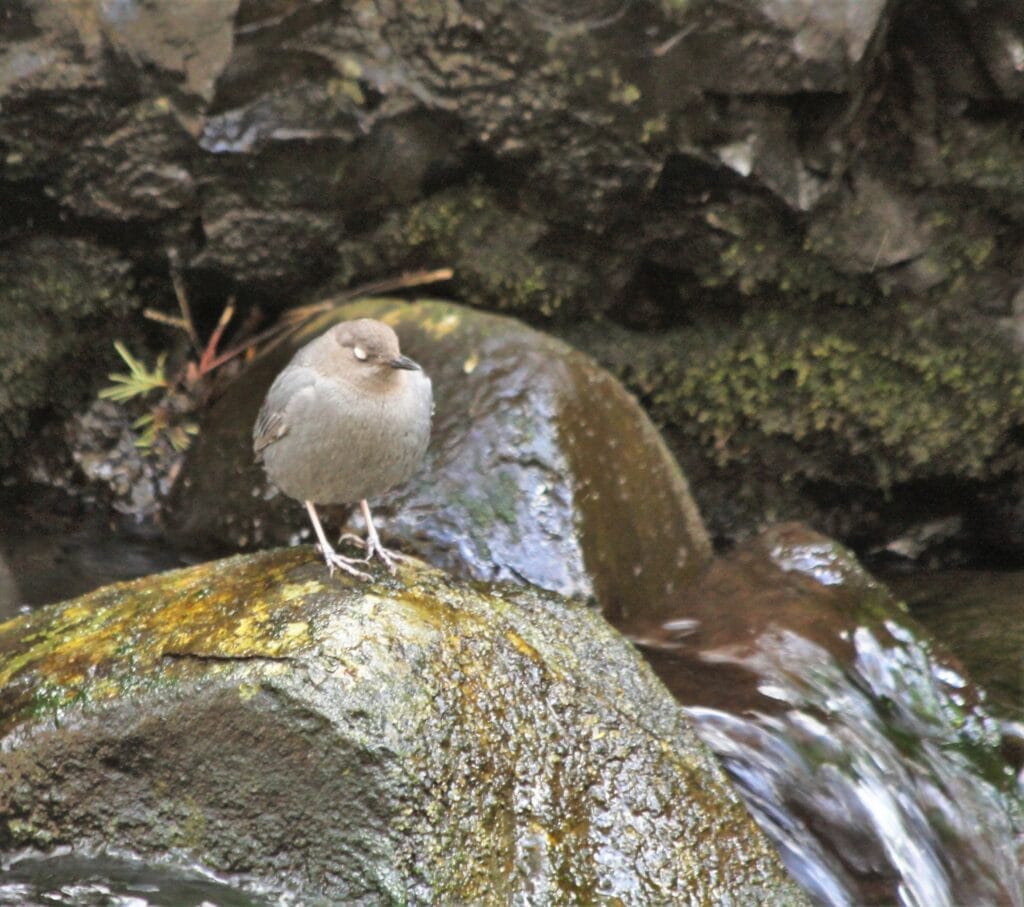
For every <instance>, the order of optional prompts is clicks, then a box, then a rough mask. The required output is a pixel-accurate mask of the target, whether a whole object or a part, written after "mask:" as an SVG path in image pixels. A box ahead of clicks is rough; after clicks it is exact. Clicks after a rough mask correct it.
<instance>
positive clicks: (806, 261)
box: [694, 204, 880, 305]
mask: <svg viewBox="0 0 1024 907" xmlns="http://www.w3.org/2000/svg"><path fill="white" fill-rule="evenodd" d="M707 220H708V222H709V224H710V225H711V226H712V227H714V228H715V229H716V231H717V233H718V235H717V237H716V239H715V241H713V242H712V243H711V244H710V248H709V253H710V254H708V255H706V256H705V257H704V258H703V259H701V260H698V261H696V262H695V266H694V270H695V272H696V274H697V277H698V278H699V279H700V281H701V283H702V284H703V285H704V286H705V287H708V288H709V289H717V288H721V287H734V288H736V289H737V290H738V291H739V292H740V294H741V295H743V296H755V295H756V296H764V295H775V296H782V297H783V298H785V299H786V300H787V302H788V303H789V304H802V303H807V302H819V301H823V300H827V301H829V302H836V303H839V304H843V305H866V304H868V303H870V302H872V301H875V300H876V299H877V298H878V297H879V296H880V293H879V291H878V290H877V288H876V287H875V286H874V284H873V283H872V282H871V281H870V280H869V279H867V278H863V277H857V276H851V275H848V274H841V273H840V272H838V271H836V270H835V268H834V267H833V266H832V265H831V264H830V263H829V261H828V260H827V258H826V257H825V254H824V253H826V252H827V251H828V250H827V249H825V248H822V247H821V246H820V243H819V245H818V246H812V244H811V243H810V242H809V241H808V240H806V239H804V238H802V237H803V234H802V231H800V230H798V229H795V228H793V227H792V226H787V225H786V224H785V223H783V222H782V221H781V220H780V217H779V215H778V212H774V211H766V210H765V209H764V208H763V207H762V206H760V205H757V204H754V205H748V206H747V207H741V206H736V205H732V206H730V207H728V208H725V207H723V208H721V209H718V210H711V211H710V212H709V214H708V215H707Z"/></svg>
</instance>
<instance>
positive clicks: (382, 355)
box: [252, 318, 433, 579]
mask: <svg viewBox="0 0 1024 907" xmlns="http://www.w3.org/2000/svg"><path fill="white" fill-rule="evenodd" d="M432 411H433V395H432V393H431V388H430V379H429V378H428V377H427V376H426V375H424V374H423V370H422V369H421V368H420V367H419V366H418V365H417V364H416V363H415V362H413V361H412V360H411V359H409V358H408V357H407V356H403V355H402V354H401V352H400V350H399V348H398V338H397V337H396V336H395V332H394V331H393V330H391V328H389V327H388V326H387V325H386V324H382V323H381V322H379V321H374V320H373V319H372V318H359V319H357V320H355V321H345V322H342V323H341V324H338V325H335V326H334V327H332V328H331V329H330V330H328V331H326V332H325V333H323V334H321V335H320V336H319V337H317V338H316V339H315V340H312V341H310V342H309V343H307V344H306V345H305V346H304V347H302V349H300V350H299V351H298V352H297V353H296V354H295V355H294V356H293V357H292V360H291V362H289V363H288V365H286V366H285V368H284V370H283V371H282V372H281V374H280V375H278V376H277V378H275V379H274V383H273V384H272V385H271V386H270V390H269V391H267V398H266V400H264V401H263V406H262V407H261V408H260V414H259V416H257V417H256V425H255V427H254V428H253V433H252V438H253V450H254V451H255V453H256V461H257V462H261V461H262V463H263V468H264V469H265V470H266V473H267V477H268V478H269V479H270V481H271V482H273V483H274V484H275V485H276V486H277V487H278V488H280V489H281V491H283V492H284V493H285V494H286V495H288V496H289V497H292V498H295V499H296V500H298V501H302V502H303V503H304V504H305V505H306V510H307V511H309V518H310V519H311V520H312V521H313V529H314V530H315V531H316V537H317V539H319V541H320V550H321V552H322V553H323V556H324V560H325V561H326V562H327V569H328V570H329V571H330V573H332V574H333V573H334V568H335V567H337V568H340V569H341V570H345V571H346V572H348V573H351V574H352V575H353V576H360V577H363V578H366V579H368V578H369V576H368V574H366V573H363V572H362V571H361V570H359V569H357V568H356V566H355V564H356V563H367V562H368V561H369V560H370V558H372V557H373V556H374V554H376V555H377V556H378V557H380V559H381V560H382V561H384V563H385V564H386V565H387V568H388V570H390V571H391V572H392V573H394V572H395V565H394V559H395V558H396V557H398V555H396V554H394V553H393V552H390V551H388V550H387V549H386V548H385V547H384V546H383V545H382V544H381V542H380V537H379V536H378V535H377V530H376V528H375V527H374V525H373V518H372V517H371V515H370V505H369V504H368V503H367V499H368V498H372V497H374V496H376V495H378V494H381V493H382V492H384V491H387V490H388V489H389V488H391V487H392V486H393V485H398V484H400V483H401V482H404V481H406V480H407V479H408V478H409V477H410V476H411V475H412V474H413V472H414V471H415V470H416V467H417V465H419V462H420V460H421V459H423V454H424V453H425V452H426V450H427V442H428V441H429V440H430V417H431V413H432ZM356 501H358V502H359V507H360V509H361V510H362V512H363V518H364V519H365V520H366V541H365V542H363V544H364V545H365V548H366V557H365V558H363V559H362V560H361V561H354V560H352V559H350V558H347V557H343V556H342V555H340V554H338V553H337V552H336V551H335V550H334V549H333V548H332V547H331V545H330V544H329V543H328V541H327V537H326V536H325V535H324V530H323V526H321V525H320V519H319V517H318V516H317V513H316V505H317V504H348V503H355V502H356Z"/></svg>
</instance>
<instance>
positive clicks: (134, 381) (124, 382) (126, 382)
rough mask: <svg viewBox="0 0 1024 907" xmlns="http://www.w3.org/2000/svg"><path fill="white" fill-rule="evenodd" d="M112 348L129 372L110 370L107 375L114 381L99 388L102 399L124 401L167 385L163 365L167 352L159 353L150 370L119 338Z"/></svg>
mask: <svg viewBox="0 0 1024 907" xmlns="http://www.w3.org/2000/svg"><path fill="white" fill-rule="evenodd" d="M114 349H116V350H117V352H118V355H119V356H120V357H121V358H122V359H123V360H124V361H125V364H126V365H127V366H128V370H129V374H127V375H126V374H124V373H123V372H112V373H111V374H109V375H108V376H107V377H108V378H110V380H111V381H113V382H114V383H113V384H111V385H110V386H109V387H104V388H102V389H101V390H100V392H99V396H100V397H101V398H102V399H103V400H115V401H116V402H118V403H125V402H127V401H128V400H131V399H132V398H134V397H141V396H145V395H146V394H148V393H149V392H150V391H152V390H157V389H158V388H166V387H167V375H166V374H165V372H164V366H165V364H166V362H167V354H166V353H161V354H160V355H159V356H158V357H157V360H156V365H155V366H153V370H152V371H150V370H149V369H148V368H146V365H145V363H143V362H142V361H141V360H140V359H136V358H135V357H134V356H133V355H132V354H131V353H129V352H128V348H127V347H126V346H125V345H124V344H123V343H121V341H120V340H115V341H114Z"/></svg>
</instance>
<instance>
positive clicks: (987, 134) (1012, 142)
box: [939, 118, 1024, 196]
mask: <svg viewBox="0 0 1024 907" xmlns="http://www.w3.org/2000/svg"><path fill="white" fill-rule="evenodd" d="M939 156H940V158H941V161H942V163H943V164H944V165H945V166H946V168H947V170H948V172H949V175H950V178H951V179H952V180H953V181H954V182H956V183H960V184H967V185H970V186H974V187H976V188H979V189H986V190H992V191H998V192H1010V193H1012V194H1014V195H1017V196H1019V195H1020V194H1021V178H1020V175H1021V172H1024V139H1022V137H1021V134H1020V129H1019V127H1018V125H1017V124H1016V123H1015V122H1013V121H1011V120H1000V121H998V122H991V123H981V122H977V121H969V120H964V119H962V118H961V119H958V120H956V121H955V122H951V123H950V124H948V125H947V126H946V130H945V134H944V135H943V143H942V145H941V147H940V149H939Z"/></svg>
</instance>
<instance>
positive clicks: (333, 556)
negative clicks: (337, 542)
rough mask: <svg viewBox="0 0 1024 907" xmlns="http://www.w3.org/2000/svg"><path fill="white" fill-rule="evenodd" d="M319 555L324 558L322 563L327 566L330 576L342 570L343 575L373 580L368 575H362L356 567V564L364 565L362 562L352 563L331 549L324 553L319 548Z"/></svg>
mask: <svg viewBox="0 0 1024 907" xmlns="http://www.w3.org/2000/svg"><path fill="white" fill-rule="evenodd" d="M320 553H321V554H323V556H324V561H325V563H326V564H327V572H328V574H329V575H331V576H334V571H335V570H336V569H337V570H344V571H345V573H350V574H351V575H352V576H354V577H357V578H358V579H373V577H372V576H370V574H369V573H364V572H363V571H362V570H360V569H359V568H358V567H356V564H357V563H360V564H361V563H364V562H363V561H353V560H351V559H350V558H347V557H344V556H343V555H340V554H338V552H337V551H335V550H334V549H333V548H328V549H327V550H326V551H324V550H323V549H322V548H321V550H320Z"/></svg>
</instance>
